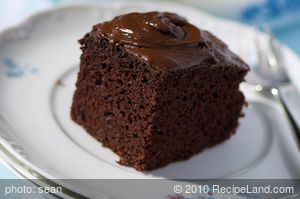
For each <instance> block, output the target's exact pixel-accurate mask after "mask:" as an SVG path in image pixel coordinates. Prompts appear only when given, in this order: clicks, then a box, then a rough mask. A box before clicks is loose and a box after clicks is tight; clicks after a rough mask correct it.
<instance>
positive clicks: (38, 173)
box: [0, 1, 300, 180]
mask: <svg viewBox="0 0 300 199" xmlns="http://www.w3.org/2000/svg"><path fill="white" fill-rule="evenodd" d="M145 3H151V2H150V1H139V2H132V1H124V2H111V4H110V5H107V4H105V3H103V4H99V3H97V4H89V5H87V4H75V5H60V6H56V7H52V8H46V9H42V10H40V11H38V12H36V13H35V14H33V15H31V16H29V17H27V18H26V19H25V20H22V21H21V22H20V23H17V24H15V25H12V26H10V27H8V28H6V29H3V30H1V31H0V40H1V39H2V37H3V35H6V34H9V33H10V32H13V31H16V30H18V29H21V28H22V27H23V26H24V25H26V24H27V23H30V22H31V21H32V20H35V19H36V18H39V17H41V16H44V15H47V14H51V13H53V12H56V11H58V10H69V9H82V8H83V9H99V8H106V7H109V8H112V7H115V6H117V7H118V6H120V7H121V6H122V5H127V6H128V5H137V4H139V5H143V4H145ZM160 3H163V4H164V5H169V6H170V5H172V6H174V5H175V6H180V7H184V8H185V9H189V10H193V12H197V13H198V14H199V15H203V16H205V17H207V18H211V19H214V20H219V21H226V22H229V23H233V24H238V25H239V26H243V27H248V26H247V25H245V24H241V23H238V22H235V21H232V20H229V19H223V18H218V17H214V16H211V15H209V14H207V13H205V12H204V11H201V10H198V9H195V8H193V7H190V6H188V5H184V4H181V3H177V2H176V3H174V2H160ZM283 47H284V48H285V49H284V50H287V51H289V53H292V54H293V55H295V53H294V52H293V51H291V50H290V49H289V48H288V47H286V46H285V45H284V44H283ZM297 59H298V60H299V57H298V56H297ZM299 62H300V61H299ZM7 144H8V143H5V140H3V139H2V138H1V136H0V153H1V154H2V156H6V158H4V161H7V163H8V164H9V165H10V166H12V168H13V169H15V170H16V171H17V172H19V173H20V174H21V175H23V173H24V172H25V170H26V168H23V169H24V170H23V171H21V170H20V169H18V168H15V167H14V165H17V164H18V163H16V162H14V161H15V160H14V159H16V160H17V161H20V163H21V164H23V165H25V166H26V167H28V168H29V169H30V170H28V171H29V173H31V174H32V173H35V175H31V176H28V177H30V178H31V179H40V180H43V179H57V178H56V177H55V176H52V175H51V174H49V173H47V172H44V171H42V170H40V169H39V168H38V167H36V166H35V165H33V164H32V163H30V162H29V161H27V160H26V159H25V158H23V157H22V156H20V155H19V154H18V153H15V151H14V149H13V147H9V146H7ZM2 147H3V148H4V149H5V150H7V152H5V150H3V149H2ZM1 154H0V157H1ZM21 167H24V166H21ZM28 171H27V172H28ZM25 177H27V176H25Z"/></svg>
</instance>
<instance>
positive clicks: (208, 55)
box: [71, 12, 249, 170]
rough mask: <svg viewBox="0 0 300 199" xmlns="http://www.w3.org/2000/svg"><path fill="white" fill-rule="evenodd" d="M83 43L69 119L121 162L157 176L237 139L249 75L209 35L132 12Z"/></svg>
mask: <svg viewBox="0 0 300 199" xmlns="http://www.w3.org/2000/svg"><path fill="white" fill-rule="evenodd" d="M154 36H155V37H154ZM80 44H81V49H82V55H81V62H80V71H79V73H78V79H77V82H76V91H75V94H74V97H73V104H72V109H71V116H72V119H73V120H74V121H75V122H77V123H78V124H80V125H82V126H83V127H84V128H85V129H86V130H87V132H88V133H90V134H91V135H92V136H93V137H95V138H96V139H98V140H99V141H100V142H101V143H102V144H103V145H104V146H106V147H109V148H110V149H112V150H113V151H114V152H115V153H117V154H118V155H119V156H120V161H119V163H121V164H123V165H128V166H132V167H134V168H135V169H137V170H152V169H156V168H159V167H162V166H165V165H167V164H169V163H171V162H174V161H178V160H185V159H187V158H190V157H191V156H193V155H194V154H197V153H199V152H200V151H202V150H203V149H205V148H207V147H211V146H214V145H216V144H218V143H220V142H223V141H225V140H226V139H228V138H229V137H230V136H231V135H232V134H234V133H235V131H236V128H237V127H238V119H239V117H240V116H241V115H242V114H241V111H242V107H243V105H244V104H245V99H244V96H243V94H242V93H241V92H240V91H239V84H240V82H242V81H243V79H244V76H245V75H246V73H247V72H248V70H249V68H248V66H247V65H246V64H245V63H244V62H243V61H242V60H241V59H240V58H238V57H237V56H236V55H235V54H234V53H232V52H231V51H230V50H229V49H228V47H227V46H226V45H225V44H224V43H223V42H221V41H220V40H218V39H217V38H216V37H214V36H213V35H212V34H210V33H208V32H206V31H202V30H199V29H197V28H196V27H194V26H192V25H191V24H189V23H188V22H187V21H186V20H185V19H183V18H182V17H179V16H178V15H176V14H172V13H158V12H150V13H132V14H128V15H122V16H120V17H116V18H115V19H113V20H112V21H110V22H105V23H102V24H98V25H96V26H94V27H93V29H92V31H91V32H90V33H88V34H86V35H85V36H84V38H83V39H81V40H80Z"/></svg>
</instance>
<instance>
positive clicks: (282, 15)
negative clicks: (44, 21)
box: [0, 0, 300, 179]
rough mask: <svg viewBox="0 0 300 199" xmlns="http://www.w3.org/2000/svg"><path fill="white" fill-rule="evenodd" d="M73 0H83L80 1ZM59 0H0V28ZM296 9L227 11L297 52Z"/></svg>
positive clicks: (276, 4) (275, 1) (284, 1)
mask: <svg viewBox="0 0 300 199" xmlns="http://www.w3.org/2000/svg"><path fill="white" fill-rule="evenodd" d="M73 1H76V2H78V1H81V2H83V0H73ZM90 1H93V2H95V1H96V0H90ZM105 1H107V0H105ZM199 1H202V0H199ZM220 1H222V0H220ZM237 1H238V0H237ZM85 2H87V1H85ZM207 2H208V3H209V1H207ZM61 3H72V0H0V30H1V29H4V28H6V27H8V26H10V25H12V24H15V23H18V22H19V21H20V20H22V19H24V18H25V17H26V16H28V15H30V14H31V13H33V12H35V11H36V10H39V9H43V8H47V7H51V6H55V5H57V4H61ZM299 11H300V0H262V1H261V2H260V3H256V4H255V3H253V4H249V5H248V6H247V7H245V8H243V9H240V10H236V13H239V14H238V15H236V14H235V15H234V17H233V16H230V13H228V16H227V17H228V18H231V19H234V20H238V21H242V22H244V23H248V24H251V25H255V26H259V25H261V24H262V23H264V22H268V23H269V24H270V25H271V28H272V30H273V32H274V34H275V36H276V37H277V38H278V39H279V40H280V41H281V42H283V43H284V44H286V45H288V46H289V47H290V48H291V49H293V50H294V51H295V52H296V53H298V54H299V55H300V15H299V14H298V13H300V12H299ZM222 15H223V16H224V14H222ZM236 16H238V17H236ZM299 67H300V66H299ZM12 178H16V176H15V175H14V174H13V173H12V172H11V171H10V170H8V169H7V168H6V167H5V166H4V165H3V164H2V163H1V161H0V179H12Z"/></svg>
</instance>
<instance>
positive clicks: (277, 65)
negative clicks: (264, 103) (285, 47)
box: [246, 26, 300, 149]
mask: <svg viewBox="0 0 300 199" xmlns="http://www.w3.org/2000/svg"><path fill="white" fill-rule="evenodd" d="M264 32H265V33H266V35H265V36H266V37H265V38H264V44H265V47H267V48H266V49H262V44H263V43H262V42H261V41H260V40H259V38H257V40H256V51H257V57H258V65H257V67H255V68H254V69H252V71H251V72H250V73H249V75H248V76H247V77H246V82H248V83H251V84H254V85H256V87H255V88H256V91H257V92H258V93H260V94H262V95H264V96H267V97H273V98H275V99H276V100H277V101H278V102H279V103H280V105H281V106H282V107H283V110H284V112H285V115H286V117H287V119H288V122H289V124H290V126H291V129H292V130H293V132H294V137H295V139H296V141H297V144H298V148H299V147H300V94H299V91H298V90H297V88H296V87H295V86H294V85H293V83H292V82H291V80H290V79H289V77H288V75H287V72H286V67H285V65H284V56H283V53H282V51H281V47H280V45H279V44H278V43H277V42H276V41H274V39H273V36H272V33H271V31H270V29H269V28H268V27H267V26H265V27H264ZM299 67H300V66H299ZM299 149H300V148H299Z"/></svg>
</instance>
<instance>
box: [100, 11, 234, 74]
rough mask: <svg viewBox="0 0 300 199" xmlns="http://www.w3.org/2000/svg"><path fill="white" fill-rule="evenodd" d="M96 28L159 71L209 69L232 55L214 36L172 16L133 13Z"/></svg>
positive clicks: (166, 13) (156, 13)
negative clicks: (208, 61) (191, 68)
mask: <svg viewBox="0 0 300 199" xmlns="http://www.w3.org/2000/svg"><path fill="white" fill-rule="evenodd" d="M94 28H95V30H96V32H98V33H100V34H101V35H102V36H104V37H106V38H108V39H109V40H110V41H111V42H115V43H122V44H124V47H125V49H126V50H127V51H128V52H130V53H133V54H135V55H136V56H138V57H140V58H142V59H144V60H146V61H147V62H149V63H150V64H151V65H152V66H154V67H155V68H157V69H166V68H178V67H180V68H185V67H192V66H195V65H201V64H202V65H203V64H206V65H207V63H206V62H207V60H210V61H211V60H213V61H212V62H213V63H216V62H218V61H220V60H221V59H223V58H222V57H226V56H228V55H230V53H229V50H228V48H227V46H226V45H225V44H224V43H223V42H221V41H220V40H218V39H217V38H216V37H214V36H213V35H212V34H210V33H209V32H207V31H201V30H199V29H198V28H197V27H195V26H193V25H191V24H190V23H188V22H187V20H186V19H185V18H183V17H180V16H178V15H177V14H174V13H169V12H147V13H130V14H126V15H121V16H118V17H115V18H114V19H113V20H112V21H109V22H104V23H101V24H98V25H96V26H95V27H94ZM211 48H214V49H215V50H211ZM227 58H228V57H227ZM229 58H230V56H229Z"/></svg>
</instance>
